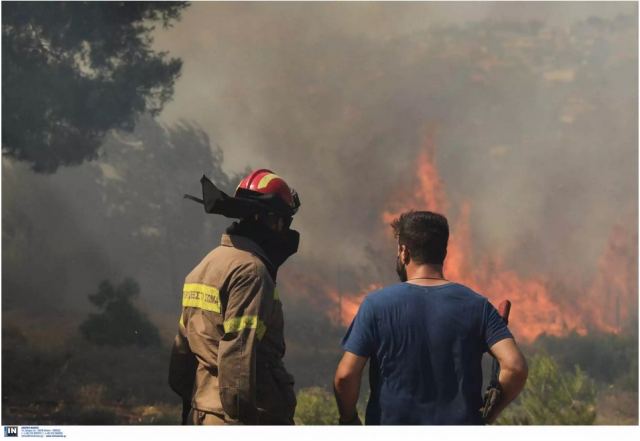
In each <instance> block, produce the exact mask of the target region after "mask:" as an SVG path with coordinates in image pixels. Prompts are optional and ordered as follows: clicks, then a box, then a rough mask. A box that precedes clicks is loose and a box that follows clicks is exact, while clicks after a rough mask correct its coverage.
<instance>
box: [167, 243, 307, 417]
mask: <svg viewBox="0 0 640 441" xmlns="http://www.w3.org/2000/svg"><path fill="white" fill-rule="evenodd" d="M263 259H265V260H266V259H267V257H266V255H265V253H264V251H262V249H261V248H260V247H259V246H258V245H257V244H255V243H254V242H253V241H251V240H250V239H247V238H245V237H242V236H230V235H223V236H222V240H221V245H220V246H219V247H217V248H215V249H214V250H213V251H211V252H210V253H209V254H208V255H207V256H206V257H205V258H204V259H203V260H202V261H201V262H200V263H199V264H198V265H197V266H196V267H195V268H194V269H193V270H192V271H191V273H189V275H188V276H187V277H186V279H185V284H184V288H183V296H182V306H183V309H182V314H181V317H180V324H179V327H178V335H177V336H176V340H175V342H174V347H173V350H172V362H171V368H170V369H171V370H172V372H170V379H171V377H174V378H175V377H176V376H178V375H184V370H185V368H184V363H181V360H183V359H186V357H184V351H185V346H186V347H188V349H189V350H190V351H191V352H192V353H193V354H194V355H195V357H196V360H197V367H196V372H195V381H194V385H193V393H192V407H193V408H195V409H198V410H201V411H205V412H211V413H216V414H219V415H223V416H224V418H225V420H226V421H229V422H232V423H233V422H235V423H243V424H261V423H262V424H273V423H280V424H290V423H293V413H294V410H295V405H296V402H295V394H294V392H293V377H292V376H291V375H290V374H289V373H288V372H287V371H286V370H285V368H284V365H283V363H282V357H283V356H284V352H285V344H284V320H283V314H282V304H281V303H280V299H279V298H278V297H279V296H278V295H277V292H276V290H275V284H274V282H273V279H272V278H271V275H270V274H269V272H268V270H267V267H266V266H265V264H264V263H263ZM170 382H171V380H170ZM173 383H174V384H181V383H184V384H188V382H185V381H183V382H181V381H177V380H175V379H174V380H173Z"/></svg>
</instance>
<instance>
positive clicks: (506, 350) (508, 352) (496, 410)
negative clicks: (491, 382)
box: [486, 338, 529, 424]
mask: <svg viewBox="0 0 640 441" xmlns="http://www.w3.org/2000/svg"><path fill="white" fill-rule="evenodd" d="M489 351H490V352H491V355H493V356H494V357H495V358H496V360H498V363H499V364H500V376H499V377H498V382H499V383H500V389H501V394H500V399H499V400H498V401H497V402H496V403H495V405H494V406H493V408H492V409H491V411H490V412H489V415H488V416H487V418H486V422H487V423H488V424H491V423H493V422H494V421H495V420H496V418H498V415H500V412H502V411H503V410H504V408H505V407H507V405H508V404H509V403H510V402H512V401H513V400H514V399H515V398H516V397H517V396H518V394H519V393H520V392H521V391H522V388H523V387H524V384H525V383H526V381H527V375H528V372H529V370H528V367H527V361H526V360H525V359H524V356H523V355H522V352H520V349H518V346H517V345H516V342H515V340H514V339H512V338H505V339H504V340H500V341H499V342H498V343H496V344H494V345H493V346H491V348H490V349H489Z"/></svg>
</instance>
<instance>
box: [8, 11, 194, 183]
mask: <svg viewBox="0 0 640 441" xmlns="http://www.w3.org/2000/svg"><path fill="white" fill-rule="evenodd" d="M187 6H188V4H187V3H185V2H10V3H3V4H2V86H3V87H2V105H3V112H2V126H3V130H2V150H3V154H5V155H7V156H10V157H12V158H16V159H19V160H22V161H25V162H27V163H29V164H30V166H31V167H32V168H33V170H35V171H37V172H46V173H52V172H55V171H56V169H57V168H58V167H59V166H61V165H73V164H79V163H81V162H83V161H84V160H87V159H92V158H95V157H96V152H97V150H98V148H99V146H100V144H101V141H102V138H103V136H104V135H105V133H106V132H107V131H108V130H110V129H122V130H127V131H131V130H133V128H134V126H135V124H136V120H137V118H138V117H139V115H141V114H143V113H149V114H151V115H156V114H158V113H159V112H160V110H161V109H162V108H163V106H164V104H165V103H166V102H167V101H168V100H169V99H170V98H171V96H172V95H173V85H174V82H175V80H176V78H177V77H178V75H179V74H180V69H181V66H182V62H181V61H180V60H179V59H176V58H167V53H165V52H154V51H153V50H151V44H152V42H153V39H152V37H151V32H152V31H153V30H154V28H155V27H154V25H153V23H156V22H160V23H161V24H162V26H163V27H165V28H166V27H169V26H170V25H171V22H172V21H174V20H177V19H179V17H180V14H181V12H182V10H183V9H184V8H185V7H187Z"/></svg>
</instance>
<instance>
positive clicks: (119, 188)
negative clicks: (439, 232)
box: [3, 2, 638, 311]
mask: <svg viewBox="0 0 640 441" xmlns="http://www.w3.org/2000/svg"><path fill="white" fill-rule="evenodd" d="M155 38H156V41H155V46H156V47H157V48H159V49H162V50H167V51H169V52H170V53H171V54H172V56H175V57H180V58H182V59H183V61H184V67H183V73H182V76H181V78H180V79H179V80H178V81H177V83H176V88H175V97H174V101H173V102H172V103H170V104H169V105H168V106H167V107H166V108H165V111H164V112H163V114H162V115H161V116H162V120H163V121H164V122H166V123H168V125H169V127H171V128H172V129H167V128H165V129H159V128H153V127H152V126H153V125H152V124H151V123H148V122H143V123H142V124H141V125H140V127H139V128H138V131H137V133H136V134H134V135H133V137H132V138H127V139H120V140H119V139H118V137H117V136H116V137H112V139H111V140H110V141H109V142H108V143H107V144H106V145H105V146H104V149H103V153H104V154H105V155H106V156H103V157H102V158H101V160H100V161H98V162H96V163H91V164H85V165H83V166H81V167H77V168H65V169H61V170H60V171H59V172H58V173H57V174H55V175H53V176H51V177H41V176H37V175H33V174H31V173H30V172H28V171H27V170H23V169H22V168H21V166H20V165H16V164H14V165H12V166H11V167H12V168H10V169H9V168H6V167H5V166H4V164H5V163H6V164H9V163H8V162H6V161H5V160H3V198H4V202H3V254H4V258H3V291H4V292H5V293H7V292H10V293H12V294H11V297H10V296H7V295H5V303H3V305H12V304H16V303H15V302H14V303H11V302H13V301H14V300H11V299H12V298H13V299H18V298H22V302H27V299H29V298H31V297H30V296H32V295H36V294H32V293H37V296H36V297H37V298H38V299H41V300H42V305H43V306H42V307H43V308H44V309H47V308H49V307H50V306H51V305H58V306H57V307H59V308H61V309H65V310H73V309H78V310H84V309H85V308H87V307H88V306H89V305H88V302H87V301H86V295H87V294H89V293H91V292H93V290H94V288H95V286H97V283H98V282H99V281H100V280H101V279H103V278H110V279H113V281H114V282H116V281H117V280H118V279H121V278H122V277H124V276H133V277H136V278H138V279H139V281H140V282H141V286H142V295H141V298H142V299H143V301H145V302H146V303H147V305H148V307H149V308H150V309H154V310H163V311H168V310H171V311H177V309H176V308H178V302H179V293H176V291H179V284H180V282H181V280H182V278H183V277H184V275H185V274H186V273H187V272H188V270H189V269H190V268H191V267H192V266H193V265H194V264H195V263H196V262H197V261H198V259H199V258H200V257H201V256H202V255H203V254H204V253H205V252H206V251H207V250H208V249H211V248H213V247H214V246H215V244H216V241H217V237H216V236H217V235H219V233H220V232H221V231H222V228H223V227H224V225H225V224H226V223H227V221H226V220H224V219H213V218H211V217H206V216H205V215H204V214H203V213H202V211H201V209H200V208H199V207H197V206H195V204H192V203H189V202H184V201H182V200H181V196H182V194H183V193H192V194H197V193H198V191H199V186H198V178H199V176H200V174H201V173H203V172H205V173H208V174H210V175H213V176H214V177H216V179H217V181H218V182H220V183H223V184H224V185H225V186H226V188H228V189H232V188H233V185H232V183H233V181H234V179H236V178H237V176H236V175H235V174H236V173H242V172H243V171H244V170H245V169H246V167H247V166H250V167H269V168H272V169H273V170H275V171H276V172H277V173H278V174H280V175H282V176H283V177H284V178H285V179H286V180H287V181H288V182H289V183H291V184H292V186H293V187H295V188H296V190H298V192H299V194H300V196H301V199H302V208H301V210H300V212H299V214H298V215H297V216H296V218H295V220H294V224H293V227H295V228H296V229H298V230H299V231H300V232H301V235H302V241H301V246H300V251H299V254H298V255H296V256H295V257H294V258H293V259H291V261H290V262H287V264H286V265H285V268H284V269H283V271H282V272H281V276H280V279H281V281H282V282H283V283H284V282H285V281H286V280H287V279H294V280H293V282H294V283H295V282H297V281H299V280H298V279H303V277H302V276H301V274H312V275H313V278H312V279H310V280H317V281H319V282H322V283H323V284H326V285H327V286H328V287H330V288H332V289H337V290H340V291H345V292H351V293H357V292H359V290H361V289H363V287H367V286H369V285H370V284H371V283H382V284H385V283H389V282H391V281H394V280H395V274H394V257H395V256H394V253H395V250H394V244H393V241H392V238H391V234H390V233H391V232H390V229H389V228H388V227H386V226H385V225H384V223H383V221H382V213H383V212H385V211H387V210H389V209H391V208H392V205H393V203H394V201H396V200H397V198H398V197H399V195H400V196H402V195H404V196H406V195H411V193H412V192H413V191H414V189H415V184H416V176H415V170H416V167H415V165H416V160H417V158H419V156H420V154H422V153H423V152H424V149H425V139H426V138H430V139H431V140H432V143H433V154H434V160H435V163H436V165H437V167H438V172H439V175H440V176H441V177H442V180H443V184H444V185H445V186H446V192H447V198H448V200H449V202H450V204H449V211H447V213H446V214H447V215H448V216H449V217H450V218H451V220H452V222H451V224H452V225H455V220H456V219H457V218H458V217H459V212H458V208H457V207H460V206H461V205H460V203H461V202H462V201H468V202H469V204H470V207H471V208H470V213H471V218H470V225H471V230H472V231H471V234H472V236H473V242H474V244H475V247H474V252H475V253H477V255H478V256H475V257H478V258H481V257H482V255H484V254H491V255H499V256H501V257H502V259H503V260H504V261H506V262H509V265H510V269H513V270H515V271H518V272H519V273H521V274H523V275H540V274H544V275H548V276H549V277H551V278H555V279H557V280H576V279H579V280H582V281H587V280H592V279H593V274H592V273H594V272H596V271H598V268H599V266H598V265H599V263H598V262H599V261H600V260H599V259H600V257H601V256H602V254H603V253H604V252H605V251H606V250H607V249H608V248H607V247H608V245H607V241H608V238H609V237H610V233H611V230H612V228H613V227H614V226H615V225H621V226H622V227H624V228H627V229H630V230H633V229H635V226H636V225H637V181H638V174H637V173H638V171H637V144H638V142H637V141H638V140H637V118H638V115H637V107H636V105H637V9H636V5H633V4H623V3H615V4H609V3H524V4H523V3H517V4H512V3H504V2H499V3H475V2H474V3H451V4H434V3H410V4H407V3H402V4H390V3H344V4H338V3H326V4H321V3H304V4H299V3H258V4H256V3H251V4H249V3H239V4H236V3H195V4H193V5H192V6H191V7H190V8H188V9H187V10H186V11H185V13H184V16H183V19H182V21H181V22H180V23H178V24H176V25H175V27H173V28H171V29H169V30H164V29H158V30H157V31H156V34H155ZM182 120H187V121H194V122H195V123H196V124H197V125H198V126H199V127H202V128H203V129H202V130H200V129H198V128H197V127H194V126H189V127H191V128H188V126H182V127H183V128H184V127H187V129H185V130H182V131H181V129H179V127H181V126H177V125H176V124H177V123H178V122H179V121H182ZM150 124H151V126H150ZM172 131H173V132H174V134H173V135H168V133H170V132H172ZM180 133H182V135H180ZM207 135H208V138H207ZM210 139H213V140H215V142H211V141H210ZM184 145H187V146H189V145H192V146H197V148H195V147H194V148H188V149H186V150H184V151H182V150H180V149H177V148H176V146H178V147H183V146H184ZM139 146H143V147H142V149H139V148H138V147H139ZM158 146H159V147H158ZM156 148H157V149H158V150H157V151H156V150H154V149H156ZM219 148H220V149H221V150H219ZM194 149H195V150H194ZM154 152H156V153H157V154H158V156H157V157H155V159H154V158H153V154H154ZM177 152H180V153H177ZM207 152H210V155H207ZM183 153H184V154H183ZM222 153H224V162H223V157H222ZM109 154H111V155H112V156H109ZM114 155H115V156H114ZM129 155H131V156H129ZM150 155H151V156H150ZM181 155H182V156H181ZM209 156H210V157H209ZM154 167H155V168H154ZM98 181H99V182H98ZM152 182H153V185H151V183H152ZM104 198H106V199H104ZM109 198H111V199H109ZM113 198H115V201H116V202H114V199H113ZM105 204H107V205H108V206H109V207H110V208H109V210H106V211H105V207H106V205H105ZM163 207H165V208H167V209H169V212H163ZM415 208H416V209H420V208H424V207H421V206H416V207H415ZM108 213H111V214H112V215H113V216H112V217H105V216H107V214H108ZM189 230H190V231H189ZM454 234H455V231H454ZM172 237H173V238H178V239H179V240H174V239H167V238H172ZM140 244H142V245H140ZM139 245H140V246H139ZM633 253H635V251H634V252H633ZM31 268H33V270H31ZM34 273H35V274H36V276H33V275H32V274H34ZM319 282H318V283H319ZM294 286H297V285H294ZM300 288H301V289H302V288H304V287H300ZM306 289H307V291H309V287H308V286H307V287H306ZM22 291H24V292H25V294H21V292H22ZM47 293H51V294H50V295H47ZM292 294H293V292H292ZM321 294H322V293H320V295H321ZM554 295H555V296H560V295H563V293H554ZM21 296H22V297H21ZM58 298H60V299H64V301H61V302H58V301H57V299H58Z"/></svg>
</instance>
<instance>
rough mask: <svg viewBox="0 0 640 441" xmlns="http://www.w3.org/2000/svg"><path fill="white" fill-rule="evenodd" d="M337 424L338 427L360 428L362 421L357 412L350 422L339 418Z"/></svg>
mask: <svg viewBox="0 0 640 441" xmlns="http://www.w3.org/2000/svg"><path fill="white" fill-rule="evenodd" d="M338 424H339V425H340V426H362V421H361V420H360V415H358V412H356V414H355V416H354V417H353V418H352V419H351V421H344V420H343V419H342V418H339V419H338Z"/></svg>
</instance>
